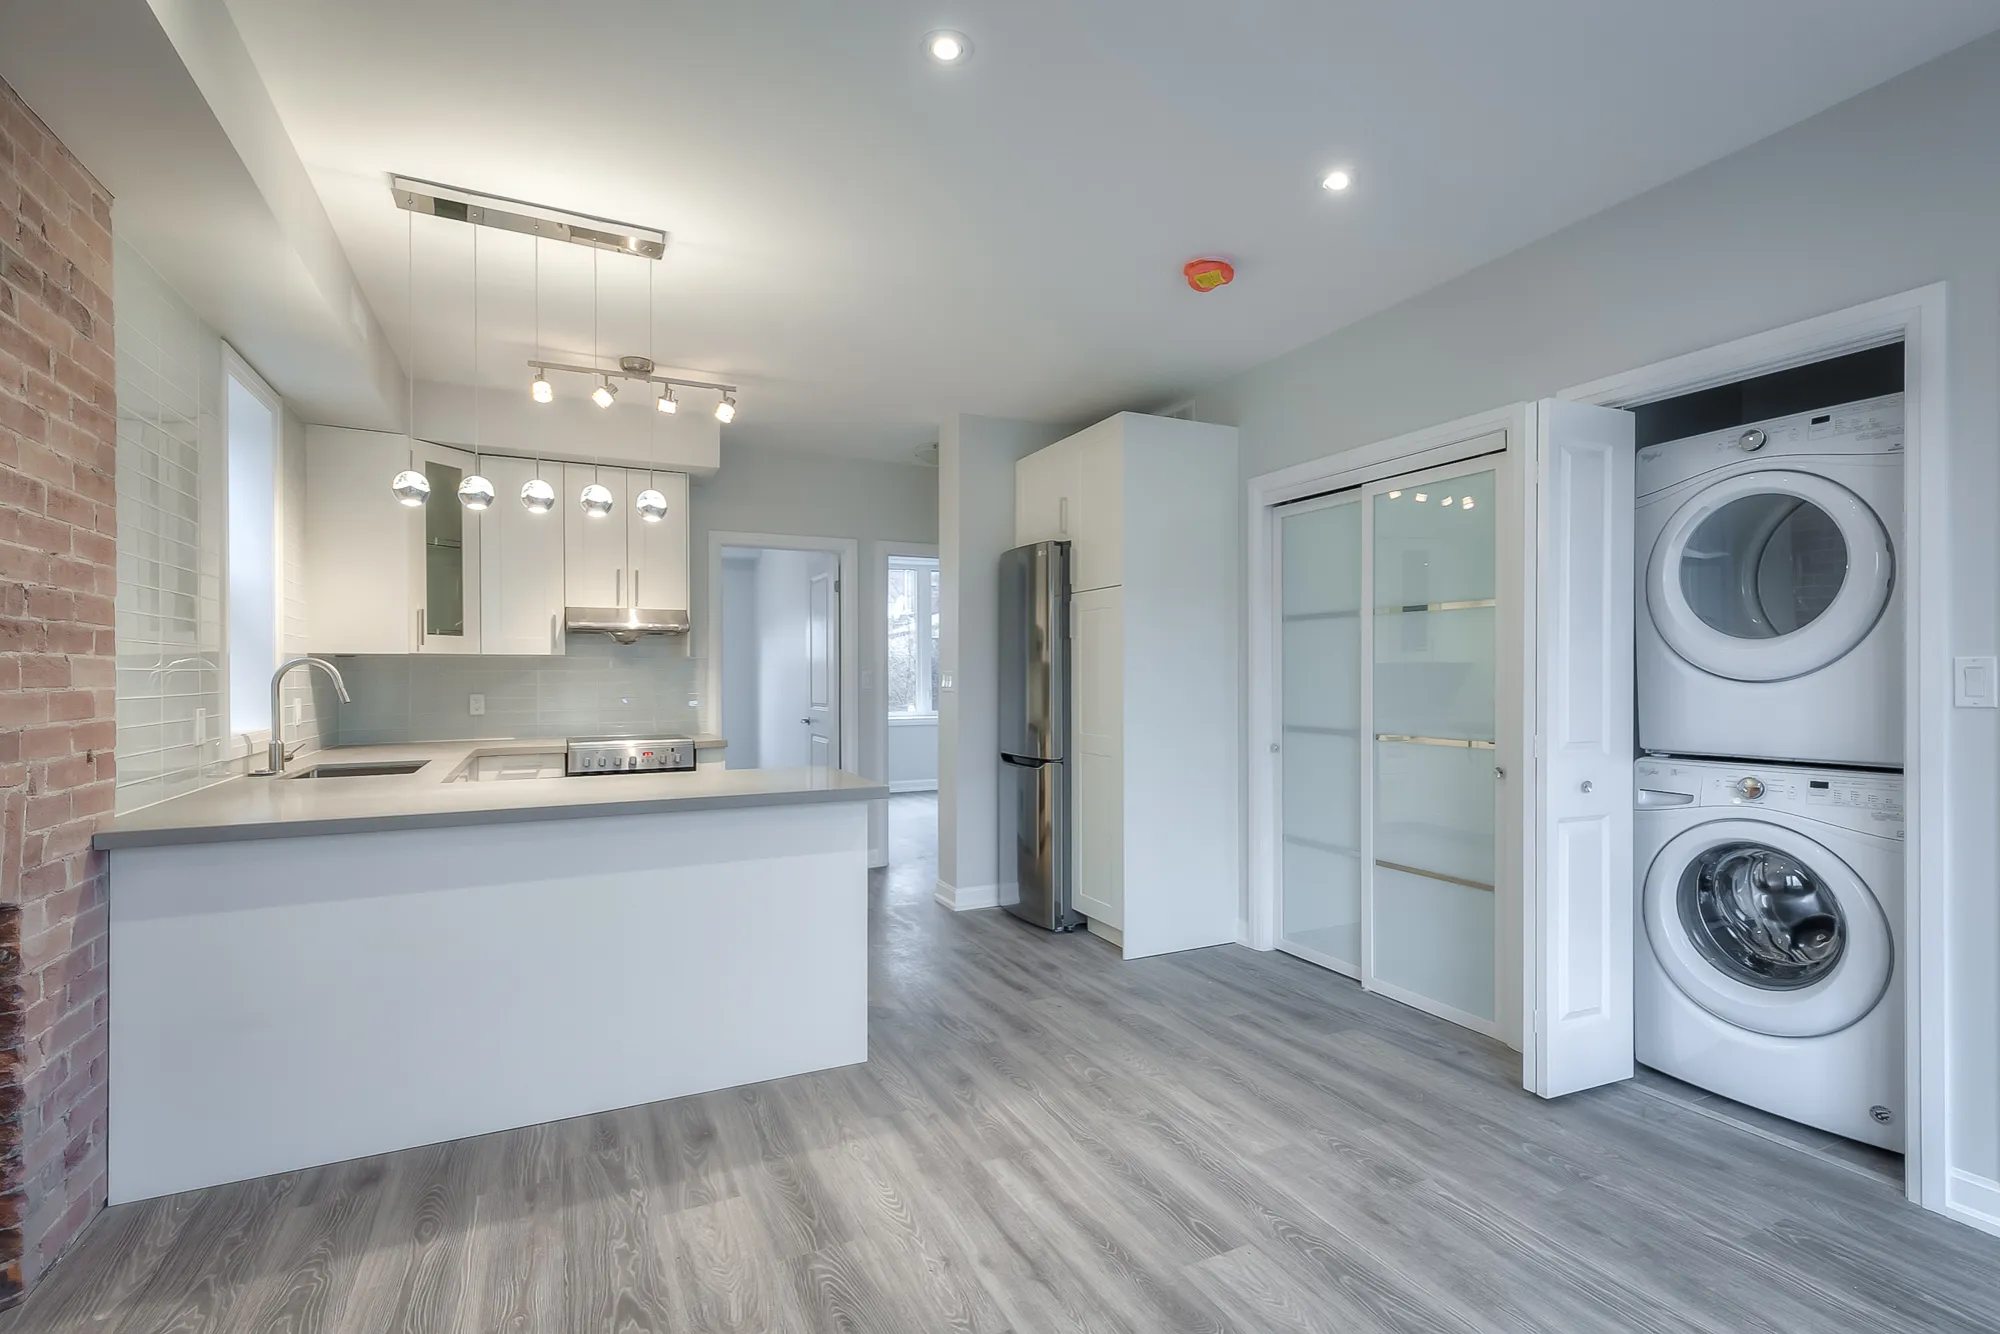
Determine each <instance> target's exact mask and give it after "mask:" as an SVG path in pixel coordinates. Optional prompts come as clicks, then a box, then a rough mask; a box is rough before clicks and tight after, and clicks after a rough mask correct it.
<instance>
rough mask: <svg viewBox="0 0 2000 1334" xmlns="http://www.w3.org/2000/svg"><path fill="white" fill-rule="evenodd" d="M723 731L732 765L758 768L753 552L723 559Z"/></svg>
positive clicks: (758, 733)
mask: <svg viewBox="0 0 2000 1334" xmlns="http://www.w3.org/2000/svg"><path fill="white" fill-rule="evenodd" d="M722 605H723V607H724V608H725V612H724V615H723V618H722V698H721V700H719V701H718V707H719V709H720V712H721V716H722V735H723V736H725V737H727V738H728V739H729V767H730V768H732V769H755V768H756V767H757V745H758V738H759V736H760V735H761V729H760V728H759V725H758V724H759V721H760V720H759V718H758V716H757V561H756V558H755V557H754V556H752V555H750V554H747V553H746V554H744V555H742V556H736V557H731V558H729V559H727V560H725V561H723V563H722Z"/></svg>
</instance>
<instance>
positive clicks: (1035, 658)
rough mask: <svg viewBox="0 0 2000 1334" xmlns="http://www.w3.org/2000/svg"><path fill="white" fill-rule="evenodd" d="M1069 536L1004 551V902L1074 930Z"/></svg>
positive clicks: (1028, 916)
mask: <svg viewBox="0 0 2000 1334" xmlns="http://www.w3.org/2000/svg"><path fill="white" fill-rule="evenodd" d="M1069 556H1070V550H1069V543H1067V542H1037V543H1035V544H1034V545H1033V546H1026V547H1016V548H1014V549H1013V550H1012V551H1009V552H1007V553H1005V554H1004V555H1002V556H1001V557H1000V757H999V758H1000V906H1001V907H1003V908H1005V909H1006V910H1007V911H1008V912H1010V913H1013V914H1014V915H1015V916H1016V917H1019V918H1021V919H1022V920H1023V921H1027V922H1033V923H1034V924H1035V925H1036V926H1039V927H1043V928H1046V929H1047V930H1050V931H1073V930H1075V929H1076V928H1077V927H1079V926H1081V925H1083V920H1084V919H1083V915H1082V914H1081V913H1078V912H1077V911H1076V910H1075V909H1074V908H1073V907H1071V906H1070V904H1071V899H1072V897H1073V895H1072V886H1071V878H1072V874H1073V873H1072V870H1071V867H1070V847H1071V843H1070V838H1071V834H1070V771H1069V763H1068V761H1069V742H1070V737H1069V727H1070V641H1069Z"/></svg>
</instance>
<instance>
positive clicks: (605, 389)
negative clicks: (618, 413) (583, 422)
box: [590, 376, 618, 408]
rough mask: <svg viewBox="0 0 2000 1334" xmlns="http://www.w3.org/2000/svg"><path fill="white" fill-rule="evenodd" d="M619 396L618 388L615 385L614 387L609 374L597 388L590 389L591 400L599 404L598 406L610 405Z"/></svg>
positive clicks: (605, 406)
mask: <svg viewBox="0 0 2000 1334" xmlns="http://www.w3.org/2000/svg"><path fill="white" fill-rule="evenodd" d="M617 397H618V390H617V389H616V388H615V387H613V385H612V383H611V380H610V377H608V376H607V377H606V378H605V379H604V381H603V382H602V383H601V384H599V385H598V386H597V388H595V389H593V390H591V391H590V401H591V402H593V403H595V404H597V406H598V407H600V408H608V407H610V406H611V402H612V400H613V399H615V398H617Z"/></svg>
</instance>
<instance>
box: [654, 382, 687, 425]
mask: <svg viewBox="0 0 2000 1334" xmlns="http://www.w3.org/2000/svg"><path fill="white" fill-rule="evenodd" d="M653 406H654V407H656V408H658V409H659V410H660V411H662V412H664V413H666V414H667V415H668V416H669V417H671V416H673V415H674V414H675V413H676V412H679V411H680V410H681V405H680V404H679V403H678V402H677V401H675V399H674V387H673V386H672V385H668V386H666V389H665V391H664V392H662V393H661V395H660V401H659V402H657V403H655V404H654V405H653Z"/></svg>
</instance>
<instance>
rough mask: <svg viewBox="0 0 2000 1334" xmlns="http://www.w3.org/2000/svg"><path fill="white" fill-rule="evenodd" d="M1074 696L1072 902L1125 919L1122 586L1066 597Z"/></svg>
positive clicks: (1103, 916)
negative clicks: (1074, 891)
mask: <svg viewBox="0 0 2000 1334" xmlns="http://www.w3.org/2000/svg"><path fill="white" fill-rule="evenodd" d="M1070 636H1071V652H1072V653H1073V654H1074V655H1075V666H1074V671H1075V678H1074V682H1073V690H1074V699H1075V704H1076V729H1075V748H1074V754H1075V759H1074V761H1073V762H1074V764H1075V765H1076V772H1075V775H1074V782H1075V786H1076V798H1075V800H1076V812H1075V816H1076V818H1075V829H1076V908H1077V911H1078V912H1081V913H1082V914H1083V915H1084V916H1086V917H1089V918H1092V919H1093V920H1095V921H1098V922H1101V923H1103V924H1105V925H1106V926H1110V927H1114V928H1116V929H1119V930H1123V929H1124V926H1125V871H1124V864H1125V721H1124V703H1125V698H1124V697H1125V690H1124V671H1125V631H1124V590H1122V589H1117V588H1106V589H1099V590H1096V591H1094V592H1089V593H1079V594H1078V595H1077V596H1076V597H1075V598H1074V599H1073V600H1072V601H1071V603H1070Z"/></svg>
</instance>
